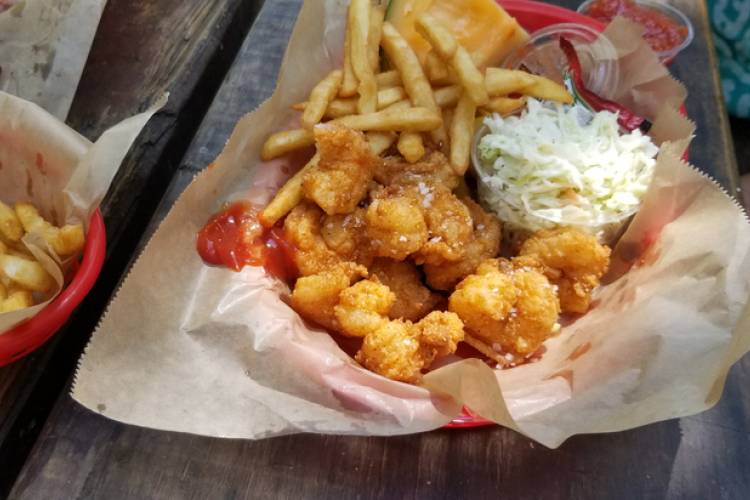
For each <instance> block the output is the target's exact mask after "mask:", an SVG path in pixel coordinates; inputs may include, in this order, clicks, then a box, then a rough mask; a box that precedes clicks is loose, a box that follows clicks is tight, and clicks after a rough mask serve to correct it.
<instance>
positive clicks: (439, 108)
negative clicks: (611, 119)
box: [260, 0, 573, 226]
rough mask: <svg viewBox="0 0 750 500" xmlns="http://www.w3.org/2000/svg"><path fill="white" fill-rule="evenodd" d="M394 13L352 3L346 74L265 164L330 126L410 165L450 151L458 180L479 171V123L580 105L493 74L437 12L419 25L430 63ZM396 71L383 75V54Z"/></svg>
mask: <svg viewBox="0 0 750 500" xmlns="http://www.w3.org/2000/svg"><path fill="white" fill-rule="evenodd" d="M384 15H385V11H384V9H383V8H382V7H380V6H374V5H372V4H371V2H370V0H352V1H351V4H350V6H349V11H348V18H347V27H346V37H345V40H344V67H343V69H337V70H334V71H331V72H330V73H329V74H328V75H327V76H326V77H325V78H323V80H321V81H320V82H319V83H318V84H317V85H315V87H314V88H313V89H312V92H310V96H309V98H308V101H307V102H302V103H297V104H293V105H292V108H293V109H295V110H299V111H301V112H302V116H301V118H300V123H301V128H299V129H295V130H285V131H282V132H278V133H275V134H273V135H271V136H270V137H269V138H268V139H267V140H266V142H265V144H264V145H263V151H262V153H261V157H262V159H263V160H270V159H273V158H276V157H278V156H281V155H284V154H286V153H289V152H291V151H294V150H297V149H300V148H304V147H307V146H310V145H312V144H313V143H314V136H313V131H312V129H313V127H314V126H315V125H317V124H318V123H321V122H323V121H326V122H327V123H331V124H339V125H343V126H346V127H349V128H352V129H356V130H361V131H364V132H365V133H366V136H367V139H368V141H369V143H370V146H371V148H372V150H373V151H374V152H375V153H376V154H381V153H384V152H386V151H387V150H388V149H389V148H391V146H392V145H393V144H394V143H395V144H396V149H397V150H398V152H399V153H400V154H401V155H402V156H403V157H404V158H405V159H406V160H407V161H409V162H412V163H413V162H416V161H419V160H420V159H421V158H422V157H423V156H424V154H425V142H426V141H429V142H430V143H431V145H432V147H434V148H437V149H441V150H442V151H443V152H445V153H446V155H447V157H448V158H449V160H450V162H451V165H452V166H453V168H454V170H455V171H456V173H458V174H459V175H463V174H464V173H465V172H466V169H467V168H468V166H469V162H470V155H471V141H472V136H473V134H474V129H475V126H474V124H475V119H476V117H477V116H483V115H486V114H489V113H500V114H503V115H506V114H510V113H513V112H515V111H517V110H518V109H520V108H521V107H523V106H524V104H525V102H526V98H527V97H528V96H530V97H535V98H537V99H544V100H551V101H558V102H563V103H571V102H572V101H573V98H572V96H571V95H570V94H569V93H568V92H567V91H566V90H565V88H564V87H563V86H561V85H559V84H557V83H556V82H553V81H551V80H548V79H547V78H544V77H541V76H537V75H533V74H530V73H527V72H524V71H520V70H509V69H502V68H487V69H486V70H484V71H483V70H482V69H480V68H482V66H483V62H482V61H475V60H474V58H473V57H472V55H471V54H470V53H469V52H468V51H467V50H466V49H465V48H464V47H462V46H461V45H460V44H459V43H458V42H457V41H456V38H455V37H454V36H453V34H452V33H451V31H450V30H449V29H448V28H447V27H446V26H444V25H442V24H441V23H440V22H439V21H437V20H436V19H435V18H434V17H432V16H430V15H429V14H422V15H420V16H419V17H418V18H417V20H416V28H417V31H418V33H419V34H420V35H421V36H422V37H424V39H425V40H427V41H428V42H429V43H430V45H431V47H432V50H431V51H430V52H429V53H428V54H427V57H426V58H425V62H424V65H423V64H422V63H421V62H420V60H419V58H418V57H417V55H416V53H415V52H414V50H413V49H412V47H411V46H410V45H409V44H408V43H407V41H406V40H405V39H404V38H403V37H402V36H401V34H400V33H399V32H398V30H397V29H396V28H395V27H394V26H393V25H391V24H390V23H389V22H387V21H384ZM381 48H382V49H383V52H384V55H385V58H386V59H387V62H388V63H389V67H390V68H391V69H389V70H387V71H382V70H383V67H381V63H382V60H381V57H380V49H381ZM317 162H318V156H317V155H315V156H313V158H312V159H311V160H310V161H309V162H308V163H307V165H305V167H304V168H303V169H302V170H301V171H300V172H298V173H297V174H296V175H295V176H294V177H292V178H291V179H290V180H289V181H288V182H287V184H286V185H284V186H283V187H282V188H281V189H280V190H279V192H278V193H277V194H276V197H275V198H274V199H273V200H272V202H271V203H270V204H269V205H268V206H267V207H266V208H265V209H264V210H263V212H262V213H261V214H260V220H261V222H262V223H263V224H264V225H266V226H271V225H273V224H275V223H276V222H277V221H278V220H280V219H281V218H282V217H284V216H285V215H286V214H287V213H288V212H289V211H290V210H291V209H292V208H294V207H295V206H296V205H297V204H298V203H299V202H300V201H301V199H302V180H303V178H304V176H305V174H306V173H307V172H308V171H309V170H310V169H312V168H314V167H315V165H316V164H317Z"/></svg>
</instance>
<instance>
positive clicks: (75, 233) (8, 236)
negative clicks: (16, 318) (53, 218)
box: [0, 201, 85, 313]
mask: <svg viewBox="0 0 750 500" xmlns="http://www.w3.org/2000/svg"><path fill="white" fill-rule="evenodd" d="M28 233H30V234H34V235H39V236H40V237H41V238H43V239H44V241H45V242H46V243H47V245H48V246H49V248H50V249H51V250H52V251H54V253H55V254H57V256H58V257H59V258H60V259H66V258H68V257H71V256H74V255H76V254H77V253H79V252H80V251H81V250H83V247H84V244H85V236H84V231H83V226H82V225H81V224H70V225H66V226H63V227H56V226H53V225H52V224H50V223H49V222H47V221H46V220H44V218H43V217H42V216H41V215H40V214H39V211H38V210H37V209H36V207H35V206H34V205H32V204H30V203H16V204H15V207H13V208H12V207H9V206H8V205H6V204H5V203H3V202H1V201H0V313H5V312H10V311H15V310H18V309H25V308H27V307H31V306H33V305H34V304H35V303H38V302H39V301H41V300H44V299H46V298H47V296H48V295H49V293H50V292H51V291H52V290H53V289H54V288H55V280H54V279H53V278H52V276H50V274H49V273H48V272H47V271H46V269H45V268H44V267H43V266H42V265H41V264H40V263H39V262H38V261H37V259H36V258H35V257H34V256H33V255H32V254H31V252H29V250H28V249H27V248H26V246H25V245H24V243H23V241H22V240H23V238H24V236H26V234H28Z"/></svg>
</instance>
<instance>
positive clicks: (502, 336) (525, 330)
mask: <svg viewBox="0 0 750 500" xmlns="http://www.w3.org/2000/svg"><path fill="white" fill-rule="evenodd" d="M520 264H521V265H522V267H519V266H518V265H516V264H515V263H510V262H508V261H506V260H504V259H499V260H492V259H490V260H486V261H484V262H482V263H481V264H480V265H479V267H478V268H477V270H476V272H475V274H471V275H469V276H467V277H466V278H465V279H464V280H463V281H461V283H459V284H458V286H457V287H456V290H455V291H454V292H453V294H451V296H450V298H449V299H448V309H449V310H450V311H452V312H455V313H456V314H458V316H459V317H460V318H461V320H462V321H463V322H464V325H465V326H466V329H467V330H468V331H469V332H470V333H471V334H472V335H474V336H475V337H477V338H479V339H481V340H483V341H485V342H487V343H488V344H489V345H490V346H492V348H493V349H494V350H496V351H498V352H504V353H509V354H511V355H513V356H514V357H519V358H523V357H525V356H527V355H529V354H532V353H533V352H535V351H536V350H537V349H538V348H539V347H540V346H541V345H542V343H543V342H544V341H545V340H546V339H547V338H549V337H550V336H551V335H552V334H553V333H554V332H555V327H556V324H557V317H558V315H559V313H560V306H559V303H558V300H557V296H556V295H555V290H554V288H553V286H552V285H550V283H549V281H547V278H546V277H545V276H544V275H543V274H541V273H540V272H539V271H537V270H535V269H532V268H530V267H527V266H526V265H525V264H526V263H525V262H521V263H520Z"/></svg>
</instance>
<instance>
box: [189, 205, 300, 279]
mask: <svg viewBox="0 0 750 500" xmlns="http://www.w3.org/2000/svg"><path fill="white" fill-rule="evenodd" d="M258 213H259V210H258V208H257V207H255V206H254V205H251V204H250V203H248V202H247V201H238V202H235V203H232V204H231V205H229V206H227V207H226V208H225V209H224V210H222V211H221V212H219V213H218V214H216V215H214V216H213V217H211V219H209V221H208V222H207V223H206V225H205V226H203V228H202V229H201V230H200V231H199V232H198V237H197V241H196V247H197V250H198V254H199V255H200V256H201V258H202V259H203V261H204V262H206V263H207V264H214V265H218V266H226V267H228V268H230V269H233V270H235V271H239V270H240V269H242V268H243V267H244V266H263V267H264V268H265V269H266V271H267V272H268V273H269V274H271V275H272V276H276V277H277V278H279V279H281V280H284V281H286V282H291V281H292V280H294V279H295V278H296V277H297V274H298V271H297V267H296V265H295V264H294V247H293V246H292V245H291V244H290V243H289V242H288V241H286V239H284V234H283V230H282V229H281V228H280V227H278V226H274V227H272V228H270V229H266V228H264V227H263V225H261V223H260V222H258Z"/></svg>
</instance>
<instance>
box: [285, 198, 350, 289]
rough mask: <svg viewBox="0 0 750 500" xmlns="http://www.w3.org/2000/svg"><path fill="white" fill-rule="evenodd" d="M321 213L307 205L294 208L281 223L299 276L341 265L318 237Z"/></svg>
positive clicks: (301, 204)
mask: <svg viewBox="0 0 750 500" xmlns="http://www.w3.org/2000/svg"><path fill="white" fill-rule="evenodd" d="M322 218H323V211H322V210H320V209H319V208H318V207H317V206H315V205H314V204H312V203H309V202H303V203H300V204H299V205H297V206H296V207H294V209H293V210H292V211H291V212H290V213H289V215H288V216H287V217H286V220H285V221H284V236H285V237H286V239H287V241H289V243H291V244H292V245H294V247H295V249H296V251H295V252H294V263H295V264H296V266H297V269H298V270H299V273H300V275H301V276H310V275H312V274H317V273H320V272H323V271H327V270H330V269H331V268H333V267H336V266H338V265H339V264H342V263H343V262H344V259H342V258H341V257H339V256H338V255H337V254H336V253H335V252H333V251H331V250H330V249H329V248H328V246H326V243H325V241H324V240H323V238H322V236H321V234H320V233H321V224H322Z"/></svg>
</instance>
